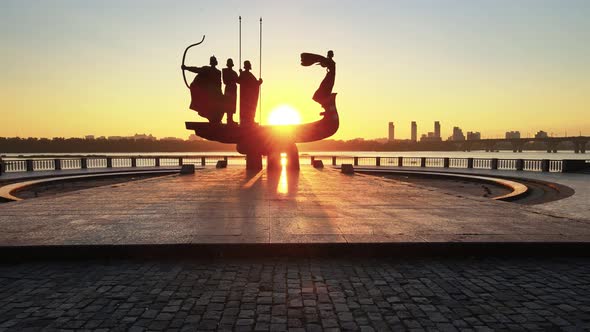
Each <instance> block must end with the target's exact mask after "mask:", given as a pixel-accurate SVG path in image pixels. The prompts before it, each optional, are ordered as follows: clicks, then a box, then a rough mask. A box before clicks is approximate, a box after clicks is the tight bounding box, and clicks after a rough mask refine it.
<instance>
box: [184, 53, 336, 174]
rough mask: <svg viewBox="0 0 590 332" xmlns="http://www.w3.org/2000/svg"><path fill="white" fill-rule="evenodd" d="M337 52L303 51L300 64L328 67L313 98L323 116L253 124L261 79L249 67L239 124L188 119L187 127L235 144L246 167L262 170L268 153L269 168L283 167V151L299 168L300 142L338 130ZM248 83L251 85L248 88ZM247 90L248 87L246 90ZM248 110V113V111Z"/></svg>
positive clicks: (290, 163)
mask: <svg viewBox="0 0 590 332" xmlns="http://www.w3.org/2000/svg"><path fill="white" fill-rule="evenodd" d="M333 57H334V52H332V51H330V52H328V56H327V57H324V56H321V55H317V54H312V53H302V54H301V64H302V65H303V66H311V65H312V64H314V63H317V64H319V65H321V66H322V67H324V68H326V76H325V77H324V79H323V80H322V83H321V84H320V86H319V88H318V89H317V90H316V91H315V93H314V97H313V99H314V100H315V101H317V102H318V103H320V104H321V105H322V108H323V109H324V112H322V113H320V116H321V119H319V120H318V121H315V122H311V123H304V124H299V125H289V126H267V125H265V126H254V125H252V124H254V116H255V112H256V102H257V99H258V92H259V88H260V83H262V80H257V79H256V78H255V77H254V75H252V74H251V73H250V72H249V71H250V70H251V65H250V63H249V62H248V61H247V62H246V64H245V69H246V71H241V75H240V78H239V79H238V84H240V89H241V91H240V123H241V124H240V126H228V125H213V124H211V123H204V122H186V129H191V130H194V131H195V134H197V135H198V136H200V137H203V138H205V139H208V140H212V141H217V142H221V143H227V144H236V149H237V151H238V152H239V153H242V154H245V155H246V169H249V170H260V169H261V168H262V156H268V158H267V161H268V162H267V168H269V169H273V168H275V169H276V168H280V167H281V166H280V162H279V161H280V154H281V153H283V152H284V153H286V154H287V159H288V162H287V167H288V168H289V169H290V170H298V169H299V152H298V149H297V143H304V142H313V141H318V140H322V139H324V138H327V137H330V136H332V135H333V134H334V133H336V131H337V130H338V127H339V125H340V119H339V116H338V111H337V109H336V93H333V92H332V89H333V87H334V80H335V76H336V63H335V62H334V59H333ZM246 87H248V89H250V90H248V89H245V88H246ZM245 90H246V91H245ZM248 112H249V113H248Z"/></svg>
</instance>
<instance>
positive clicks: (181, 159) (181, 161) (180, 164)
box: [178, 157, 183, 166]
mask: <svg viewBox="0 0 590 332" xmlns="http://www.w3.org/2000/svg"><path fill="white" fill-rule="evenodd" d="M182 164H183V158H182V157H179V158H178V166H182Z"/></svg>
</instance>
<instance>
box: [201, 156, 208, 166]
mask: <svg viewBox="0 0 590 332" xmlns="http://www.w3.org/2000/svg"><path fill="white" fill-rule="evenodd" d="M206 164H207V159H206V158H205V157H201V166H205V165H206Z"/></svg>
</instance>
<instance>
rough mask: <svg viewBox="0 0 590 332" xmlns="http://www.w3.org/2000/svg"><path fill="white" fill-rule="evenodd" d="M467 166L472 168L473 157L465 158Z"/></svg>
mask: <svg viewBox="0 0 590 332" xmlns="http://www.w3.org/2000/svg"><path fill="white" fill-rule="evenodd" d="M467 168H473V158H467Z"/></svg>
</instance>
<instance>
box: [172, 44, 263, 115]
mask: <svg viewBox="0 0 590 332" xmlns="http://www.w3.org/2000/svg"><path fill="white" fill-rule="evenodd" d="M217 64H218V63H217V58H215V56H212V57H211V58H210V59H209V66H203V67H188V66H185V65H182V69H183V70H188V71H190V72H193V73H195V74H197V75H196V76H195V79H194V80H193V82H192V83H191V84H190V92H191V104H190V107H189V108H190V109H192V110H195V111H197V113H198V114H199V115H200V116H202V117H204V118H207V120H209V122H211V123H221V120H222V119H223V116H224V115H225V114H227V124H228V125H236V124H237V123H236V122H235V121H234V114H235V113H236V102H237V96H238V87H237V85H238V84H239V85H240V125H243V126H249V125H254V124H255V122H254V118H255V116H256V104H257V103H258V95H259V93H260V85H261V84H262V79H257V78H256V77H255V76H254V75H253V74H252V73H251V72H250V71H251V70H252V64H251V63H250V61H244V69H243V70H242V69H240V75H239V76H238V74H237V73H236V72H235V71H234V70H233V67H234V62H233V60H232V59H231V58H230V59H227V63H226V68H223V71H219V69H217V68H216V66H217ZM222 73H223V75H222ZM222 78H223V83H224V84H225V89H224V91H223V93H222V92H221V82H222Z"/></svg>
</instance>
